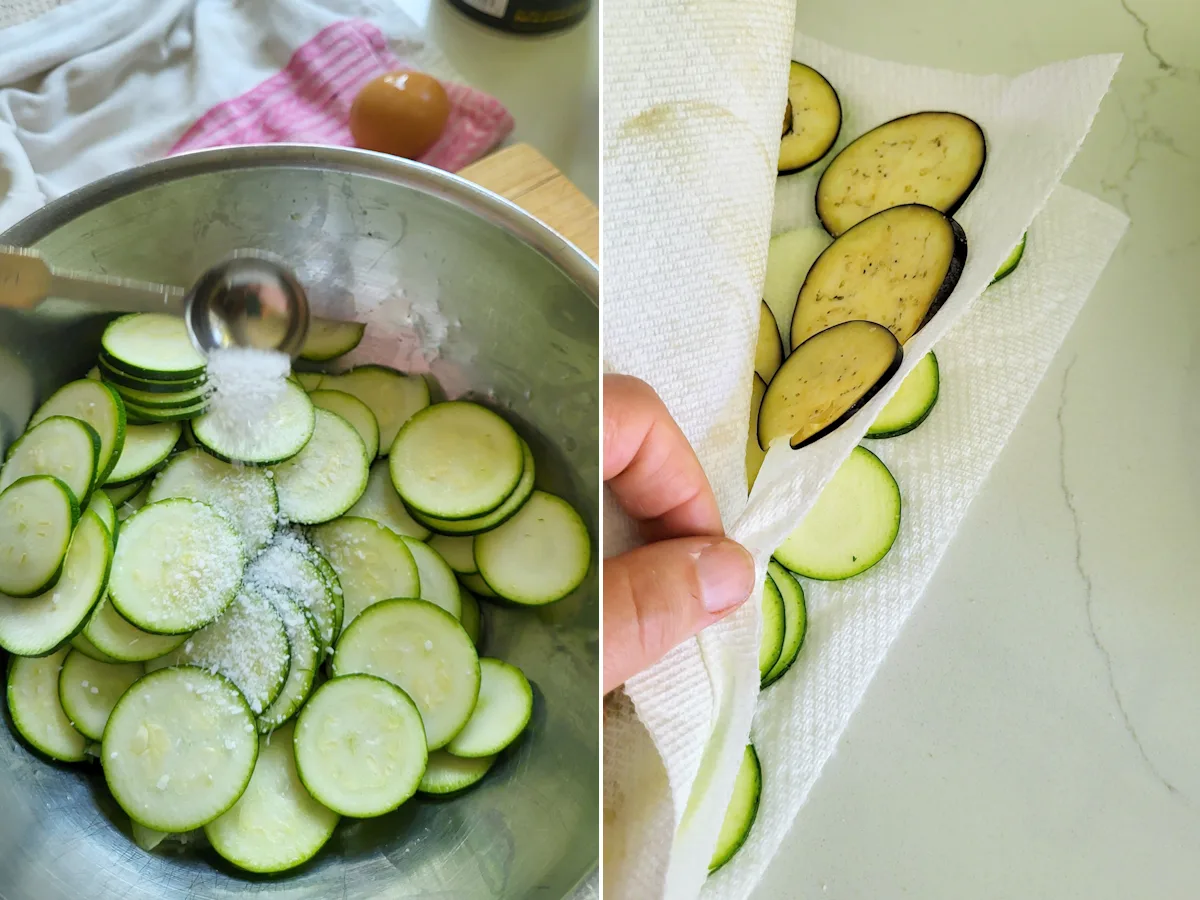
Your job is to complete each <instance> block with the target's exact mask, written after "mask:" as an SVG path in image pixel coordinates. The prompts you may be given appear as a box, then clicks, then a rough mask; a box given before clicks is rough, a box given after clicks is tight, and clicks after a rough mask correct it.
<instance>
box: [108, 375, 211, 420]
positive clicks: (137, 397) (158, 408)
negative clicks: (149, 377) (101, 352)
mask: <svg viewBox="0 0 1200 900" xmlns="http://www.w3.org/2000/svg"><path fill="white" fill-rule="evenodd" d="M105 380H106V381H109V383H110V384H112V385H113V387H114V388H115V389H116V391H117V393H118V394H120V395H121V399H122V400H124V401H125V403H126V404H131V405H133V406H137V407H141V408H142V409H149V410H153V411H155V412H163V413H168V412H172V411H174V410H180V409H191V408H194V407H196V406H200V405H203V404H204V403H206V402H207V401H208V398H209V395H210V393H211V389H210V388H209V387H208V385H207V384H201V385H200V386H199V387H195V388H189V389H188V390H183V391H175V392H173V393H162V392H151V391H142V390H134V389H133V388H127V387H122V386H121V385H119V384H116V383H115V382H112V381H111V380H110V379H105Z"/></svg>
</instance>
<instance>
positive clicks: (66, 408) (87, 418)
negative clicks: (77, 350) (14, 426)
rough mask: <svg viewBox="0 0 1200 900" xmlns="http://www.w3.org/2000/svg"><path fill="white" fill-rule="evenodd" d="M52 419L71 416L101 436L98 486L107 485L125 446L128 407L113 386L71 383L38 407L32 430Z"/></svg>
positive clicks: (98, 382)
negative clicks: (53, 417)
mask: <svg viewBox="0 0 1200 900" xmlns="http://www.w3.org/2000/svg"><path fill="white" fill-rule="evenodd" d="M51 416H71V417H72V418H75V419H81V420H82V421H84V422H87V423H88V424H89V425H91V426H92V428H94V429H95V430H96V434H98V435H99V436H100V458H99V459H98V460H97V461H96V480H95V484H104V483H105V482H106V481H108V475H109V473H110V472H111V471H112V469H113V466H115V465H116V464H117V458H118V457H120V455H121V448H122V447H124V446H125V404H124V403H122V401H121V398H120V396H119V395H118V394H117V392H116V391H114V390H113V389H112V387H111V386H109V385H107V384H105V383H104V382H102V381H89V380H88V379H86V378H85V379H83V380H82V381H72V382H71V383H70V384H67V385H64V386H63V387H61V388H59V389H58V390H57V391H56V392H55V393H54V394H52V395H51V396H50V399H49V400H47V401H46V402H45V403H43V404H42V405H41V406H40V407H38V409H37V411H36V412H35V413H34V414H33V417H32V418H31V419H30V420H29V425H28V427H29V428H32V427H33V426H34V425H37V424H39V423H40V422H43V421H45V420H46V419H48V418H50V417H51Z"/></svg>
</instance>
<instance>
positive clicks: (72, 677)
mask: <svg viewBox="0 0 1200 900" xmlns="http://www.w3.org/2000/svg"><path fill="white" fill-rule="evenodd" d="M144 674H145V670H144V669H143V668H142V664H141V663H115V664H114V663H103V662H97V661H96V660H94V659H89V658H88V657H87V656H86V655H84V654H83V653H80V652H78V651H76V650H72V651H71V652H70V653H68V654H67V658H66V659H65V660H63V664H62V672H61V673H60V674H59V677H58V699H59V701H60V702H61V703H62V708H63V712H65V713H66V714H67V718H68V719H70V720H71V724H72V725H74V726H75V728H76V730H78V731H79V733H80V734H82V735H83V736H84V737H85V738H88V739H89V740H93V741H99V740H103V739H104V726H105V725H106V724H108V717H109V715H110V714H111V713H112V710H113V707H114V706H116V705H117V701H118V700H120V699H121V695H122V694H124V693H125V692H126V691H127V690H129V687H130V686H131V685H132V684H133V683H134V682H135V681H137V680H138V679H139V678H141V677H142V676H143V675H144Z"/></svg>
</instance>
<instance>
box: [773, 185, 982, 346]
mask: <svg viewBox="0 0 1200 900" xmlns="http://www.w3.org/2000/svg"><path fill="white" fill-rule="evenodd" d="M966 260H967V238H966V235H965V234H964V233H963V230H962V228H960V227H959V225H958V223H957V222H955V221H954V220H953V219H951V218H949V217H947V216H945V215H943V214H942V213H940V212H938V211H937V210H936V209H932V208H931V207H928V206H917V205H912V204H910V205H907V206H896V207H892V208H891V209H886V210H884V211H883V212H881V213H876V214H875V215H874V216H872V217H871V218H869V219H866V220H864V221H862V222H860V223H859V224H857V225H855V226H854V227H853V228H851V229H850V230H849V231H847V232H846V233H845V234H843V235H842V236H841V237H839V238H838V239H837V240H835V241H834V242H833V243H832V244H830V245H829V246H828V247H827V248H825V251H824V252H823V253H822V254H821V255H820V256H819V257H817V261H816V262H815V263H813V267H812V268H811V269H810V270H809V272H808V276H807V277H806V278H805V279H804V286H803V287H801V288H800V295H799V297H798V298H797V300H796V309H795V311H794V313H793V314H792V334H791V340H792V347H793V348H795V347H798V346H800V345H801V344H803V343H804V342H805V341H807V340H808V339H809V338H810V337H812V336H813V335H814V334H816V333H817V332H819V331H824V330H825V329H826V328H829V327H830V326H831V325H838V324H840V323H842V322H849V321H854V320H856V319H865V320H866V321H868V322H877V323H879V324H880V325H883V326H885V327H887V328H888V329H890V330H891V332H892V334H894V335H895V336H896V340H898V341H899V342H900V343H901V344H905V343H907V342H908V339H909V338H911V337H912V336H913V335H914V334H916V333H917V332H918V331H920V330H921V326H923V325H924V324H925V323H926V322H928V321H929V319H930V318H932V316H933V315H934V313H936V312H937V311H938V309H939V308H940V307H941V305H942V304H943V303H945V302H946V298H947V297H949V296H950V292H951V291H953V290H954V286H955V285H956V284H958V277H959V275H961V274H962V269H963V265H964V264H965V263H966Z"/></svg>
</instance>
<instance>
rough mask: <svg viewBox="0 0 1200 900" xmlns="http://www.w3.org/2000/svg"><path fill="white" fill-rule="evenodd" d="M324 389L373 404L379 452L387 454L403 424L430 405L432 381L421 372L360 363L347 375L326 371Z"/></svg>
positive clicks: (381, 454)
mask: <svg viewBox="0 0 1200 900" xmlns="http://www.w3.org/2000/svg"><path fill="white" fill-rule="evenodd" d="M321 389H322V390H327V391H342V392H344V393H347V394H350V395H352V396H354V397H357V398H358V399H359V400H361V401H362V402H363V403H365V404H367V406H369V407H370V409H371V412H373V413H374V414H375V421H377V422H378V423H379V455H380V456H387V455H388V453H389V452H391V449H392V442H393V441H394V440H395V439H396V435H397V433H399V431H400V426H402V425H403V424H404V423H405V422H407V421H408V420H409V419H410V418H412V416H413V414H414V413H416V412H417V411H419V410H422V409H424V408H425V407H427V406H428V405H429V385H428V384H427V383H426V382H425V379H424V378H422V377H421V376H420V375H405V374H404V373H403V372H397V371H396V370H395V369H389V368H388V367H387V366H375V365H370V366H357V367H356V368H353V369H351V370H350V371H349V372H346V373H345V374H343V375H326V376H325V377H324V378H323V379H321Z"/></svg>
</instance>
